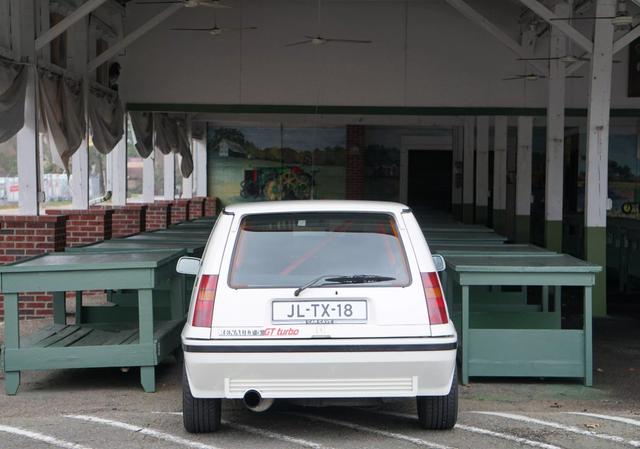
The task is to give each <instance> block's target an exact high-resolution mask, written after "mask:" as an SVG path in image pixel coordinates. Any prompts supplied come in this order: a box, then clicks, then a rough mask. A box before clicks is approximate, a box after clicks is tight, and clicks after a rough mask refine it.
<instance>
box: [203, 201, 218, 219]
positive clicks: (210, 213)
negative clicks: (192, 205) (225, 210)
mask: <svg viewBox="0 0 640 449" xmlns="http://www.w3.org/2000/svg"><path fill="white" fill-rule="evenodd" d="M202 212H203V213H202V216H203V217H215V216H216V215H218V199H217V198H216V197H215V196H206V197H204V206H203V211H202Z"/></svg>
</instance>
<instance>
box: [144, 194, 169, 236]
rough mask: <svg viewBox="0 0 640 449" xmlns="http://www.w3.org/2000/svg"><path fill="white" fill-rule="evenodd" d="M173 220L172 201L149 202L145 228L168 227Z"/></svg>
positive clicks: (155, 229) (147, 229)
mask: <svg viewBox="0 0 640 449" xmlns="http://www.w3.org/2000/svg"><path fill="white" fill-rule="evenodd" d="M170 221H171V203H170V202H169V201H163V202H156V203H149V204H147V214H146V218H145V230H146V231H157V230H159V229H167V228H168V227H169V223H170Z"/></svg>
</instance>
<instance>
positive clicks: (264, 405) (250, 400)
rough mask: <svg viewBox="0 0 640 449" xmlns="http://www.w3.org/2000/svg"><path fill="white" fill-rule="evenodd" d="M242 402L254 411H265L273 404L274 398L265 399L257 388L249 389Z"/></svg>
mask: <svg viewBox="0 0 640 449" xmlns="http://www.w3.org/2000/svg"><path fill="white" fill-rule="evenodd" d="M242 403H243V404H244V406H245V407H247V408H248V409H249V410H251V411H252V412H265V411H267V410H269V408H271V406H272V405H273V398H267V399H263V398H262V395H261V394H260V393H259V392H258V391H256V390H247V392H246V393H245V394H244V396H243V397H242Z"/></svg>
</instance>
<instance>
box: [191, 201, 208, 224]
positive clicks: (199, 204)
mask: <svg viewBox="0 0 640 449" xmlns="http://www.w3.org/2000/svg"><path fill="white" fill-rule="evenodd" d="M203 212H204V198H202V197H196V198H192V199H191V200H189V220H195V219H196V218H201V217H202V215H203Z"/></svg>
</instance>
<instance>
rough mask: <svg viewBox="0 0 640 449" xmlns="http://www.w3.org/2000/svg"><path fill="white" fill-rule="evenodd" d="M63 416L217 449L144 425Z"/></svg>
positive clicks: (208, 448)
mask: <svg viewBox="0 0 640 449" xmlns="http://www.w3.org/2000/svg"><path fill="white" fill-rule="evenodd" d="M64 417H65V418H71V419H79V420H81V421H88V422H92V423H97V424H105V425H107V426H112V427H117V428H120V429H125V430H129V431H131V432H135V433H139V434H142V435H147V436H150V437H153V438H157V439H159V440H164V441H168V442H170V443H173V444H179V445H181V446H187V447H193V448H195V449H218V448H217V447H215V446H210V445H208V444H204V443H200V442H198V441H193V440H187V439H186V438H182V437H179V436H176V435H171V434H170V433H165V432H160V431H159V430H154V429H148V428H145V427H139V426H134V425H132V424H127V423H124V422H121V421H114V420H112V419H104V418H98V417H97V416H88V415H64Z"/></svg>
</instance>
